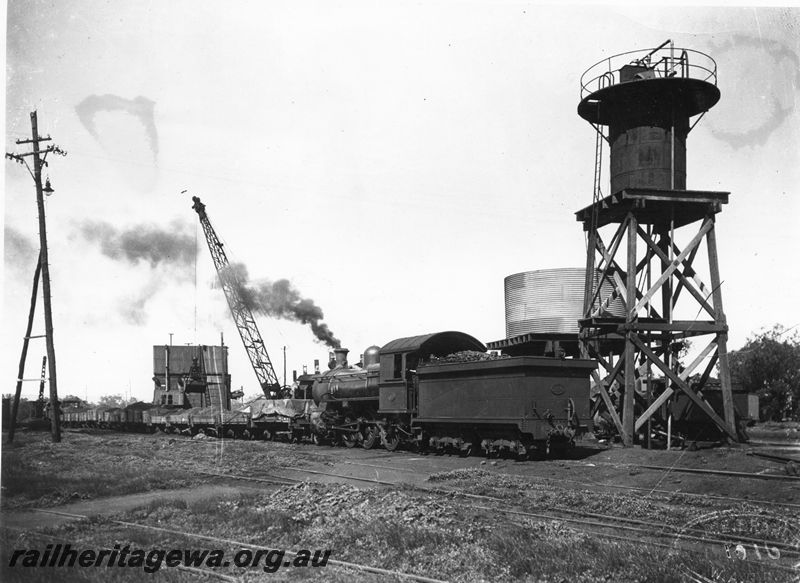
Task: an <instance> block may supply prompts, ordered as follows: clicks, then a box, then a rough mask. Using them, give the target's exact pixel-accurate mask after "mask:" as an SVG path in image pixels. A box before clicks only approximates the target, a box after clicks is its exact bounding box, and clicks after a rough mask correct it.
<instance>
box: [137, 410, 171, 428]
mask: <svg viewBox="0 0 800 583" xmlns="http://www.w3.org/2000/svg"><path fill="white" fill-rule="evenodd" d="M175 411H176V409H175V407H171V408H164V407H154V408H152V409H147V410H145V411H142V421H143V422H144V424H145V426H146V427H147V430H148V431H149V432H153V431H155V430H157V429H160V430H161V431H168V430H169V429H170V427H169V424H168V422H167V417H168V416H169V414H170V413H174V412H175Z"/></svg>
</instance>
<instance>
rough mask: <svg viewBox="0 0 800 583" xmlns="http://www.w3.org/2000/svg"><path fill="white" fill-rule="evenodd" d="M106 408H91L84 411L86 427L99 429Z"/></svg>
mask: <svg viewBox="0 0 800 583" xmlns="http://www.w3.org/2000/svg"><path fill="white" fill-rule="evenodd" d="M107 409H108V407H92V408H91V409H87V411H86V425H87V426H88V427H100V426H101V425H102V424H103V419H104V417H103V416H104V415H105V412H106V410H107Z"/></svg>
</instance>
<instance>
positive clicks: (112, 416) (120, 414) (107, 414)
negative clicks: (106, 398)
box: [100, 407, 125, 429]
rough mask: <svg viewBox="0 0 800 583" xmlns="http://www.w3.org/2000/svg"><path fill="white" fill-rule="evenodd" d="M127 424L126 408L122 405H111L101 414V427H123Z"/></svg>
mask: <svg viewBox="0 0 800 583" xmlns="http://www.w3.org/2000/svg"><path fill="white" fill-rule="evenodd" d="M124 424H125V410H124V409H121V408H120V407H109V408H108V409H106V410H104V411H103V412H102V414H101V415H100V427H101V428H103V429H122V428H123V426H124Z"/></svg>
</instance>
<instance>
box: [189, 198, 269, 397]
mask: <svg viewBox="0 0 800 583" xmlns="http://www.w3.org/2000/svg"><path fill="white" fill-rule="evenodd" d="M192 201H193V202H194V204H193V205H192V208H193V209H194V210H195V211H196V212H197V215H198V216H199V217H200V224H201V225H202V226H203V233H204V234H205V236H206V242H207V243H208V250H209V251H210V252H211V258H212V259H213V260H214V267H215V268H216V270H217V275H218V276H219V282H220V284H221V285H222V291H224V292H225V299H226V300H227V301H228V307H229V308H230V310H231V315H232V316H233V321H234V322H235V323H236V328H237V329H238V330H239V336H240V337H241V338H242V344H244V349H245V350H246V351H247V356H248V357H249V358H250V364H251V365H252V367H253V371H254V372H255V373H256V377H257V378H258V383H259V385H261V390H262V391H264V395H265V396H266V397H267V398H269V397H270V396H271V395H270V392H278V391H279V390H280V383H279V382H278V377H277V376H276V375H275V369H274V368H273V367H272V361H271V360H270V359H269V355H268V354H267V349H266V347H265V346H264V340H263V339H262V338H261V333H260V332H259V331H258V326H256V321H255V319H254V318H253V313H252V311H251V310H250V308H249V307H248V305H247V303H246V302H245V299H244V297H243V295H242V292H243V286H244V284H243V282H242V281H241V279H240V277H239V274H238V272H237V270H235V269H231V267H230V263H229V262H228V257H227V255H225V250H224V249H223V248H222V242H221V241H220V240H219V237H217V233H216V232H215V231H214V227H212V226H211V221H209V220H208V215H207V214H206V205H204V204H203V203H202V202H200V199H199V198H198V197H196V196H193V197H192Z"/></svg>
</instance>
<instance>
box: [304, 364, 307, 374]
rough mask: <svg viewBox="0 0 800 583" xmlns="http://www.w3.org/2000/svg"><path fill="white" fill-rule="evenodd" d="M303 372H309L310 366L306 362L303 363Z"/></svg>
mask: <svg viewBox="0 0 800 583" xmlns="http://www.w3.org/2000/svg"><path fill="white" fill-rule="evenodd" d="M303 374H308V367H307V366H306V365H305V364H304V365H303Z"/></svg>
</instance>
